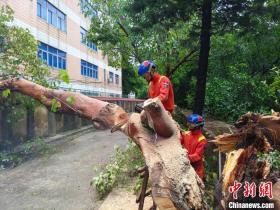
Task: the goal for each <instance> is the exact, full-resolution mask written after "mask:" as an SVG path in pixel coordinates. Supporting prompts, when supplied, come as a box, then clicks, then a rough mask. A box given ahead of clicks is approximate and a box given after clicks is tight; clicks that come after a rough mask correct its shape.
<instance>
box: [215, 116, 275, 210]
mask: <svg viewBox="0 0 280 210" xmlns="http://www.w3.org/2000/svg"><path fill="white" fill-rule="evenodd" d="M235 126H236V128H237V132H236V133H234V134H223V135H220V136H217V137H216V138H215V140H213V141H212V142H213V143H215V144H216V145H217V146H218V149H219V150H220V151H221V152H225V153H226V163H225V166H224V169H223V175H222V180H221V183H220V185H219V187H218V190H216V192H218V194H219V195H217V197H218V200H219V201H220V204H221V207H222V209H228V208H229V204H230V203H231V202H239V203H246V202H247V203H248V202H251V203H259V204H262V203H272V202H273V203H274V205H275V206H274V209H280V205H279V204H280V188H279V185H280V170H279V168H278V167H277V165H276V166H275V165H273V163H272V161H271V160H270V159H269V158H268V156H269V153H270V152H272V151H279V148H280V117H279V113H273V114H272V115H259V114H254V113H247V114H245V115H243V116H241V117H240V118H239V119H238V120H237V122H236V123H235ZM261 156H263V157H265V158H261ZM276 158H277V157H276ZM273 161H277V160H273ZM278 161H279V162H280V159H279V156H278ZM246 182H247V187H248V183H249V184H252V183H254V184H255V185H256V186H255V194H256V195H255V196H248V197H247V196H245V195H246V194H244V190H246ZM270 182H271V183H272V185H273V186H272V189H271V190H272V194H273V195H274V196H273V199H271V198H269V197H268V196H267V195H265V196H261V194H262V193H263V192H261V191H262V188H261V186H262V185H263V183H270ZM236 183H240V184H241V186H242V187H241V188H240V190H239V191H238V193H237V198H234V196H233V192H232V191H230V189H233V188H231V187H232V186H236ZM244 187H245V188H244ZM252 187H254V186H253V185H252ZM266 190H267V192H266V193H269V192H268V191H269V190H270V189H269V186H267V188H266ZM249 193H253V192H249ZM249 195H250V194H249Z"/></svg>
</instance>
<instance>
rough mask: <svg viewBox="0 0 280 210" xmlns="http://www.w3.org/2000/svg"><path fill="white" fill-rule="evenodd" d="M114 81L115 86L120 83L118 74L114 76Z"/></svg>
mask: <svg viewBox="0 0 280 210" xmlns="http://www.w3.org/2000/svg"><path fill="white" fill-rule="evenodd" d="M115 81H116V84H117V85H118V84H119V83H120V76H119V75H118V74H115Z"/></svg>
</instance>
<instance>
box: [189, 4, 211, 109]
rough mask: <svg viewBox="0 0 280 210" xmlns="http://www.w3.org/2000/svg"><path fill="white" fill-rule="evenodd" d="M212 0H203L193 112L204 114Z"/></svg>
mask: <svg viewBox="0 0 280 210" xmlns="http://www.w3.org/2000/svg"><path fill="white" fill-rule="evenodd" d="M211 16H212V0H203V5H202V26H201V34H200V52H199V61H198V70H197V74H196V79H197V81H196V92H195V102H194V108H193V112H194V113H196V114H202V111H203V107H204V100H205V88H206V77H207V68H208V57H209V50H210V36H211Z"/></svg>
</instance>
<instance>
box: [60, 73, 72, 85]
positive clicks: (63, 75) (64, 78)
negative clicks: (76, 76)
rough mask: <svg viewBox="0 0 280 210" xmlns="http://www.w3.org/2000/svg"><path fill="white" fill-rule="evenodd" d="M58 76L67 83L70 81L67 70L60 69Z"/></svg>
mask: <svg viewBox="0 0 280 210" xmlns="http://www.w3.org/2000/svg"><path fill="white" fill-rule="evenodd" d="M58 78H59V79H60V80H62V81H63V82H65V83H67V84H68V83H69V82H70V79H69V75H68V73H67V72H66V71H59V74H58Z"/></svg>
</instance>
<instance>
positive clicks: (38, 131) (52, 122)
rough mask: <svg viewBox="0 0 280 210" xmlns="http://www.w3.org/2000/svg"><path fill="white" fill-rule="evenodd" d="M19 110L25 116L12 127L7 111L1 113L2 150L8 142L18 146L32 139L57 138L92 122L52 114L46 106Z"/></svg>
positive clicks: (70, 116)
mask: <svg viewBox="0 0 280 210" xmlns="http://www.w3.org/2000/svg"><path fill="white" fill-rule="evenodd" d="M18 109H21V112H22V113H23V115H22V117H21V119H20V120H18V121H17V122H15V123H13V124H12V125H9V124H8V123H7V117H6V116H5V111H2V112H1V111H0V150H1V145H3V142H4V141H6V142H7V140H8V141H9V142H11V144H13V145H17V144H19V143H22V142H24V141H27V140H29V139H32V138H36V137H48V136H55V135H56V134H58V133H61V132H64V131H68V130H73V129H78V128H81V127H82V126H85V125H89V124H91V121H89V120H86V119H81V118H80V117H78V116H77V115H69V114H61V113H53V112H50V111H48V110H47V109H46V108H45V107H44V106H39V107H37V108H36V109H35V110H34V111H32V112H30V111H29V112H28V111H27V110H22V108H20V107H19V108H18Z"/></svg>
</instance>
